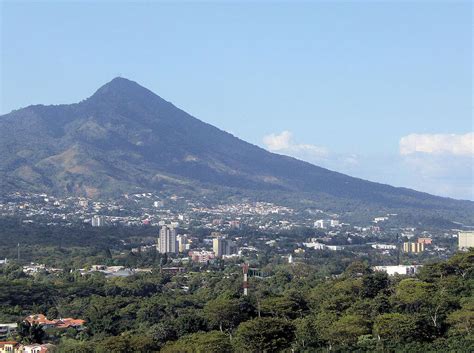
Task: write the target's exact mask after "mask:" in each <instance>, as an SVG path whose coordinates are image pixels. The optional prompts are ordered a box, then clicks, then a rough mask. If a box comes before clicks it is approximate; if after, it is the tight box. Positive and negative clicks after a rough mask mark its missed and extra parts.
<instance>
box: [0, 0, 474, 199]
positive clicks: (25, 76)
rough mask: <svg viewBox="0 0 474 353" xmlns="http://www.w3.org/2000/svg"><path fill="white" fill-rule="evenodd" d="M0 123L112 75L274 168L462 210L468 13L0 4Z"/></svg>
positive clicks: (469, 171) (469, 195)
mask: <svg viewBox="0 0 474 353" xmlns="http://www.w3.org/2000/svg"><path fill="white" fill-rule="evenodd" d="M0 11H1V17H0V21H1V52H2V54H1V58H0V60H1V71H0V75H1V95H0V97H1V99H0V113H2V114H3V113H7V112H9V111H11V110H12V109H17V108H20V107H25V106H27V105H30V104H37V103H43V104H58V103H72V102H76V101H79V100H81V99H83V98H85V97H87V96H89V95H91V94H92V93H93V92H94V91H95V90H96V89H97V88H98V87H99V86H100V85H102V84H104V83H106V82H108V81H109V80H111V79H112V78H113V77H115V76H117V75H121V76H123V77H127V78H129V79H132V80H134V81H137V82H138V83H140V84H142V85H144V86H146V87H148V88H150V89H151V90H153V91H154V92H155V93H157V94H159V95H160V96H162V97H163V98H165V99H167V100H169V101H171V102H173V103H174V104H175V105H177V106H179V107H181V108H182V109H184V110H186V111H188V112H189V113H191V114H192V115H194V116H196V117H198V118H200V119H201V120H204V121H206V122H209V123H211V124H213V125H216V126H218V127H220V128H222V129H224V130H226V131H229V132H231V133H233V134H234V135H236V136H238V137H240V138H242V139H244V140H247V141H249V142H251V143H254V144H257V145H259V146H261V147H264V148H267V149H270V150H272V151H274V152H277V153H282V154H288V155H292V156H295V157H298V158H301V159H305V160H308V161H310V162H313V163H315V164H318V165H322V166H325V167H328V168H330V169H333V170H338V171H341V172H345V173H349V174H351V175H354V176H358V177H363V178H365V179H369V180H373V181H379V182H384V183H390V184H393V185H396V186H406V187H412V188H415V189H418V190H422V191H427V192H430V193H434V194H438V195H445V196H451V197H455V198H463V199H474V195H473V180H472V177H473V153H472V149H473V148H472V131H473V119H472V4H471V3H470V2H469V1H465V2H462V1H438V2H435V1H418V2H412V1H393V2H389V1H370V2H369V1H367V2H366V1H357V2H356V1H353V2H339V1H332V2H317V1H314V2H308V3H294V2H287V3H285V2H279V3H277V2H270V1H265V2H263V1H262V2H254V3H251V2H232V3H230V2H207V3H196V2H187V3H185V2H174V3H165V2H134V3H132V2H114V3H112V2H110V1H94V2H93V1H86V2H81V3H79V2H70V1H51V2H23V1H3V2H2V6H1V10H0Z"/></svg>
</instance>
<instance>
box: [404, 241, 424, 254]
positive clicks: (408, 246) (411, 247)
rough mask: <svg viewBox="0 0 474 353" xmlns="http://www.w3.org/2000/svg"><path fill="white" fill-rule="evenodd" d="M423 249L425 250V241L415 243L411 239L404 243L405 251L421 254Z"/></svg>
mask: <svg viewBox="0 0 474 353" xmlns="http://www.w3.org/2000/svg"><path fill="white" fill-rule="evenodd" d="M423 251H425V244H424V243H414V242H411V241H408V242H405V243H403V252H405V253H412V254H419V253H421V252H423Z"/></svg>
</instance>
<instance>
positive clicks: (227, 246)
mask: <svg viewBox="0 0 474 353" xmlns="http://www.w3.org/2000/svg"><path fill="white" fill-rule="evenodd" d="M212 250H213V251H214V254H215V255H216V257H219V258H221V257H222V256H225V255H232V254H234V253H235V252H236V247H235V243H234V242H233V241H231V240H229V239H226V238H224V237H221V236H219V237H216V238H214V239H212Z"/></svg>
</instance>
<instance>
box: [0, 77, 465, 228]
mask: <svg viewBox="0 0 474 353" xmlns="http://www.w3.org/2000/svg"><path fill="white" fill-rule="evenodd" d="M0 178H1V182H0V192H2V193H5V192H9V191H12V190H37V191H38V190H40V191H49V192H53V193H56V194H74V195H87V196H90V197H102V196H111V195H114V194H116V193H122V192H133V191H139V190H161V189H163V188H176V189H177V190H179V189H182V190H186V191H187V192H191V193H197V194H199V193H202V192H203V191H205V192H213V191H216V190H219V192H221V191H222V192H224V193H225V192H228V193H230V194H232V193H235V192H238V193H242V195H255V194H258V195H268V197H270V198H273V199H275V198H276V199H292V200H293V199H298V198H304V199H305V200H309V201H316V202H319V203H320V206H321V207H326V208H331V209H334V208H339V209H341V208H344V207H346V208H347V210H354V211H357V210H358V209H360V208H363V209H371V210H377V209H383V210H389V209H392V210H400V209H412V210H417V211H420V212H422V213H424V214H426V215H427V216H436V215H437V216H439V215H442V216H443V217H449V218H450V219H453V220H454V219H457V220H460V221H467V222H470V223H474V216H473V215H474V203H473V202H470V201H457V200H453V199H448V198H441V197H436V196H432V195H429V194H426V193H421V192H417V191H414V190H410V189H406V188H395V187H391V186H388V185H383V184H379V183H373V182H368V181H365V180H361V179H357V178H353V177H350V176H347V175H344V174H340V173H336V172H333V171H330V170H327V169H324V168H321V167H317V166H314V165H312V164H309V163H306V162H303V161H300V160H297V159H294V158H290V157H286V156H281V155H277V154H274V153H270V152H268V151H266V150H264V149H261V148H259V147H257V146H254V145H252V144H249V143H247V142H245V141H242V140H240V139H238V138H236V137H234V136H232V135H231V134H229V133H227V132H224V131H222V130H219V129H218V128H216V127H214V126H211V125H209V124H206V123H204V122H202V121H200V120H198V119H196V118H194V117H193V116H191V115H189V114H188V113H186V112H184V111H182V110H180V109H179V108H177V107H175V106H174V105H173V104H171V103H169V102H167V101H166V100H164V99H162V98H161V97H159V96H158V95H156V94H154V93H153V92H151V91H149V90H148V89H146V88H144V87H141V86H140V85H138V84H137V83H135V82H133V81H129V80H127V79H124V78H115V79H114V80H112V81H111V82H109V83H107V84H106V85H104V86H102V87H101V88H99V89H98V90H97V92H95V93H94V94H93V95H92V96H91V97H90V98H88V99H86V100H84V101H82V102H80V103H76V104H70V105H57V106H44V105H34V106H30V107H27V108H24V109H20V110H15V111H13V112H11V113H9V114H6V115H3V116H1V117H0ZM321 203H322V205H321Z"/></svg>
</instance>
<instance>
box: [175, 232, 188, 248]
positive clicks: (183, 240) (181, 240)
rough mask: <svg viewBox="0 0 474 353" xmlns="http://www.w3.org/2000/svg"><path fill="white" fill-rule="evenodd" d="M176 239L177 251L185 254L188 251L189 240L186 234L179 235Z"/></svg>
mask: <svg viewBox="0 0 474 353" xmlns="http://www.w3.org/2000/svg"><path fill="white" fill-rule="evenodd" d="M176 238H177V239H178V251H179V252H186V251H187V250H189V240H188V236H187V235H186V234H180V235H178V236H177V237H176Z"/></svg>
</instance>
